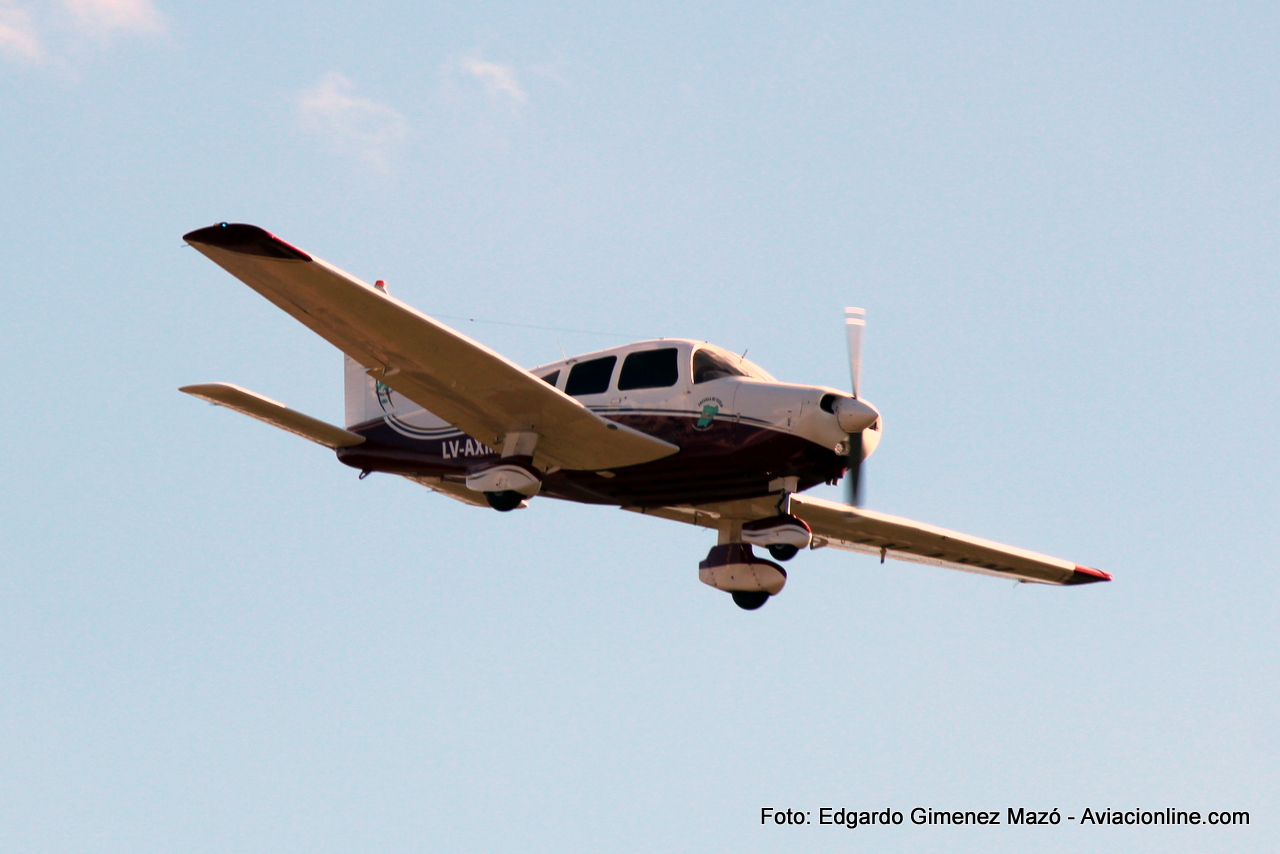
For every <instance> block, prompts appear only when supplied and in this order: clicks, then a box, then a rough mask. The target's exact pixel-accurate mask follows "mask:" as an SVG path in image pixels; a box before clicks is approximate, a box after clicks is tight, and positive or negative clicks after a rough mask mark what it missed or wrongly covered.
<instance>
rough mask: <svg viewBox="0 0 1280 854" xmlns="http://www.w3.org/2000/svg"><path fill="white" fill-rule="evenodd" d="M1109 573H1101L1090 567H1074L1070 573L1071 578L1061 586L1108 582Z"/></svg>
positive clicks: (1109, 578)
mask: <svg viewBox="0 0 1280 854" xmlns="http://www.w3.org/2000/svg"><path fill="white" fill-rule="evenodd" d="M1110 580H1111V573H1109V572H1103V571H1102V570H1100V569H1094V568H1093V567H1091V566H1080V565H1079V564H1077V565H1076V568H1075V571H1074V572H1073V573H1071V577H1070V578H1068V579H1067V580H1066V581H1064V582H1062V583H1063V584H1097V583H1098V582H1099V581H1110Z"/></svg>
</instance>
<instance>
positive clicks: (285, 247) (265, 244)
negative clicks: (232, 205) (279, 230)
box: [182, 222, 311, 261]
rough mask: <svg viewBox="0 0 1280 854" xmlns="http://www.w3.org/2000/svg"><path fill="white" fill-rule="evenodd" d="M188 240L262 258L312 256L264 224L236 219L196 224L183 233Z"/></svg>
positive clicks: (184, 238) (285, 258)
mask: <svg viewBox="0 0 1280 854" xmlns="http://www.w3.org/2000/svg"><path fill="white" fill-rule="evenodd" d="M182 239H183V240H185V241H187V242H188V243H202V244H204V245H205V246H214V247H217V248H218V249H226V250H228V251H230V252H240V253H242V254H245V255H259V256H262V257H264V258H281V259H284V260H287V261H310V260H311V256H310V255H308V254H307V253H305V252H303V251H302V250H301V249H299V248H297V247H296V246H290V245H289V244H288V243H285V242H284V241H283V240H281V239H280V238H278V237H276V236H275V235H274V234H272V233H271V232H269V231H267V230H266V229H264V228H259V227H258V226H256V225H245V224H244V223H239V222H220V223H218V224H217V225H210V226H207V227H205V228H197V229H196V230H195V231H188V232H187V233H186V234H184V235H182Z"/></svg>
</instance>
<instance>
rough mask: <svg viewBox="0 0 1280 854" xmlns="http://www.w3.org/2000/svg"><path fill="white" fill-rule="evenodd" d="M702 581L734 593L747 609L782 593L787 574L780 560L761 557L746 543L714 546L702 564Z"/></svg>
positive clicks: (757, 606) (700, 566)
mask: <svg viewBox="0 0 1280 854" xmlns="http://www.w3.org/2000/svg"><path fill="white" fill-rule="evenodd" d="M698 580H699V581H701V582H702V583H703V584H708V585H710V586H712V587H714V588H716V589H717V590H724V591H725V592H727V593H729V594H731V595H732V596H733V601H734V603H735V604H736V605H737V606H738V607H739V608H742V609H743V610H745V611H754V610H756V609H757V608H759V607H761V606H762V605H764V603H765V602H768V601H769V597H770V596H773V595H775V594H777V593H779V592H781V590H782V587H783V585H785V584H786V583H787V573H786V570H784V569H783V568H782V567H780V566H778V565H777V564H776V563H772V562H770V561H767V560H764V559H763V558H758V557H756V556H755V554H754V553H753V552H752V551H751V546H749V545H747V544H746V543H724V544H722V545H718V546H713V547H712V548H711V551H710V552H708V553H707V559H706V560H704V561H702V563H700V564H698Z"/></svg>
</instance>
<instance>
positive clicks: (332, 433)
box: [178, 383, 364, 449]
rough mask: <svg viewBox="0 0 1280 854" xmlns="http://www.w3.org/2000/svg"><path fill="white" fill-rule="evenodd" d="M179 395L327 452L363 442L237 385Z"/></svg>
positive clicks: (189, 390) (200, 388) (190, 390)
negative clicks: (257, 422) (207, 402)
mask: <svg viewBox="0 0 1280 854" xmlns="http://www.w3.org/2000/svg"><path fill="white" fill-rule="evenodd" d="M178 391H184V392H186V393H187V394H189V395H191V396H192V397H198V398H200V399H201V400H207V401H209V402H210V403H216V404H217V405H218V406H225V407H226V408H227V409H232V410H235V411H236V412H239V413H240V414H241V415H248V416H249V417H250V418H256V419H258V420H259V421H262V422H264V423H266V424H270V425H271V426H272V427H279V428H280V429H281V430H284V431H286V432H289V433H292V434H293V435H295V436H301V437H302V438H304V439H310V440H311V441H313V442H315V443H316V444H317V445H324V446H325V447H326V448H335V449H336V448H350V447H351V446H353V445H359V444H360V443H361V442H363V441H364V436H361V435H359V434H358V433H352V432H351V431H350V430H343V429H342V428H341V427H335V426H333V425H332V424H328V423H326V422H324V421H321V420H320V419H319V418H312V417H311V416H310V415H303V414H302V413H301V412H298V411H297V410H294V409H290V408H289V407H287V406H285V405H284V404H283V403H278V402H276V401H274V400H272V399H271V398H269V397H263V396H262V395H260V394H254V393H253V392H251V391H249V390H248V389H247V388H240V386H238V385H231V384H230V383H203V384H201V385H185V386H183V387H182V388H180V389H178Z"/></svg>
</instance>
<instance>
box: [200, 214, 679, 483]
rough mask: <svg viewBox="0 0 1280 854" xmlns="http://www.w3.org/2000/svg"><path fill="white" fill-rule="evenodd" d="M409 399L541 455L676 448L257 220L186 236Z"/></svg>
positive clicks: (598, 461)
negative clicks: (525, 443) (529, 442)
mask: <svg viewBox="0 0 1280 854" xmlns="http://www.w3.org/2000/svg"><path fill="white" fill-rule="evenodd" d="M184 239H185V240H186V241H187V242H188V243H190V244H191V245H192V246H194V247H195V248H196V249H198V250H199V251H200V252H201V253H203V254H204V255H206V256H207V257H209V258H210V259H211V260H212V261H213V262H214V263H216V264H218V265H219V266H220V267H222V268H223V269H225V270H226V271H227V272H229V273H231V274H232V275H233V276H235V277H236V278H238V279H240V281H242V282H244V283H245V284H247V285H248V286H249V287H251V288H253V289H254V290H255V291H257V292H258V293H260V294H262V295H263V296H264V297H266V298H267V299H268V300H270V301H271V302H272V303H274V304H275V305H276V306H278V307H279V308H280V309H282V310H283V311H285V312H287V313H288V314H290V315H291V316H292V317H294V318H295V319H297V320H298V321H300V322H301V323H303V324H304V325H305V326H307V327H308V328H309V329H311V330H312V331H313V332H315V333H316V334H318V335H320V336H321V337H322V338H324V339H325V340H326V341H328V342H329V343H331V344H333V345H334V346H335V347H337V348H338V349H339V350H342V351H343V352H344V353H346V354H347V355H348V356H350V357H351V358H353V359H355V360H356V361H357V362H359V363H360V364H361V365H363V366H364V367H365V368H366V369H367V370H368V372H369V373H370V374H371V375H372V376H374V377H376V378H377V379H378V380H380V381H382V382H383V383H385V384H386V385H388V386H390V387H391V388H393V389H395V390H396V391H398V392H400V393H401V394H403V395H404V396H405V397H407V398H409V399H410V400H412V401H414V402H415V403H417V404H418V405H419V406H422V407H424V408H425V409H427V410H428V411H430V412H432V413H434V414H435V415H437V416H439V417H440V418H443V419H444V420H445V421H447V422H448V423H450V424H451V425H453V426H454V427H457V428H458V429H459V430H462V431H463V432H464V433H466V434H467V435H469V436H471V437H472V438H474V439H477V440H479V441H481V442H484V443H486V444H491V445H494V446H496V447H501V446H502V442H503V439H504V437H505V436H506V435H507V434H508V433H512V432H529V433H535V434H537V436H538V441H537V448H536V451H535V454H534V458H535V462H537V463H538V464H540V465H546V466H552V465H554V466H560V467H561V468H565V469H573V470H600V469H612V468H621V467H624V466H629V465H638V464H640V463H645V462H650V461H652V460H656V459H661V458H662V457H665V456H669V455H670V454H673V453H675V452H676V451H678V450H679V448H678V447H677V446H675V445H672V444H671V443H669V442H664V441H662V440H661V439H658V438H655V437H653V436H650V435H648V434H646V433H642V432H640V431H638V430H633V429H631V428H629V427H626V426H625V425H622V424H617V423H615V422H613V421H609V420H607V419H604V418H601V417H600V416H599V415H596V414H595V413H594V412H592V411H591V410H589V409H587V408H586V407H585V406H583V405H582V404H581V403H580V402H578V401H577V400H575V399H574V398H572V397H569V396H568V395H566V394H564V393H563V392H561V391H558V390H557V389H555V388H553V387H552V386H550V385H548V384H547V383H545V382H543V381H542V380H540V379H538V378H537V377H535V376H534V375H533V374H531V373H529V372H528V371H526V370H524V369H523V368H521V367H520V366H518V365H516V364H515V363H513V362H511V361H509V360H507V359H506V358H504V357H502V356H501V355H499V354H497V353H495V352H494V351H492V350H490V349H489V348H487V347H485V346H484V345H482V344H479V343H477V342H475V341H473V340H471V339H470V338H468V337H466V336H465V335H463V334H461V333H460V332H457V331H455V330H453V329H450V328H449V327H448V326H445V325H444V324H442V323H439V322H438V321H435V320H433V319H432V318H430V317H428V316H426V315H425V314H422V313H421V312H419V311H417V310H415V309H413V308H411V307H410V306H408V305H405V304H404V303H402V302H400V301H399V300H397V299H395V298H393V297H391V296H388V295H387V294H386V293H385V292H383V291H380V290H378V289H376V288H374V287H372V286H370V285H368V284H366V283H365V282H362V281H360V280H359V279H357V278H356V277H354V276H352V275H350V274H348V273H345V272H343V271H342V270H339V269H338V268H337V267H334V266H332V265H330V264H327V263H325V262H324V261H321V260H320V259H318V258H312V257H311V256H310V255H307V254H306V253H305V252H302V251H301V250H299V249H296V248H294V247H293V246H290V245H289V244H287V243H285V242H284V241H282V240H280V239H279V238H277V237H275V236H274V235H272V234H270V233H268V232H266V231H264V230H263V229H261V228H258V227H257V226H252V225H234V224H223V225H216V226H211V227H209V228H202V229H198V230H196V231H193V232H191V233H189V234H187V235H185V238H184Z"/></svg>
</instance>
